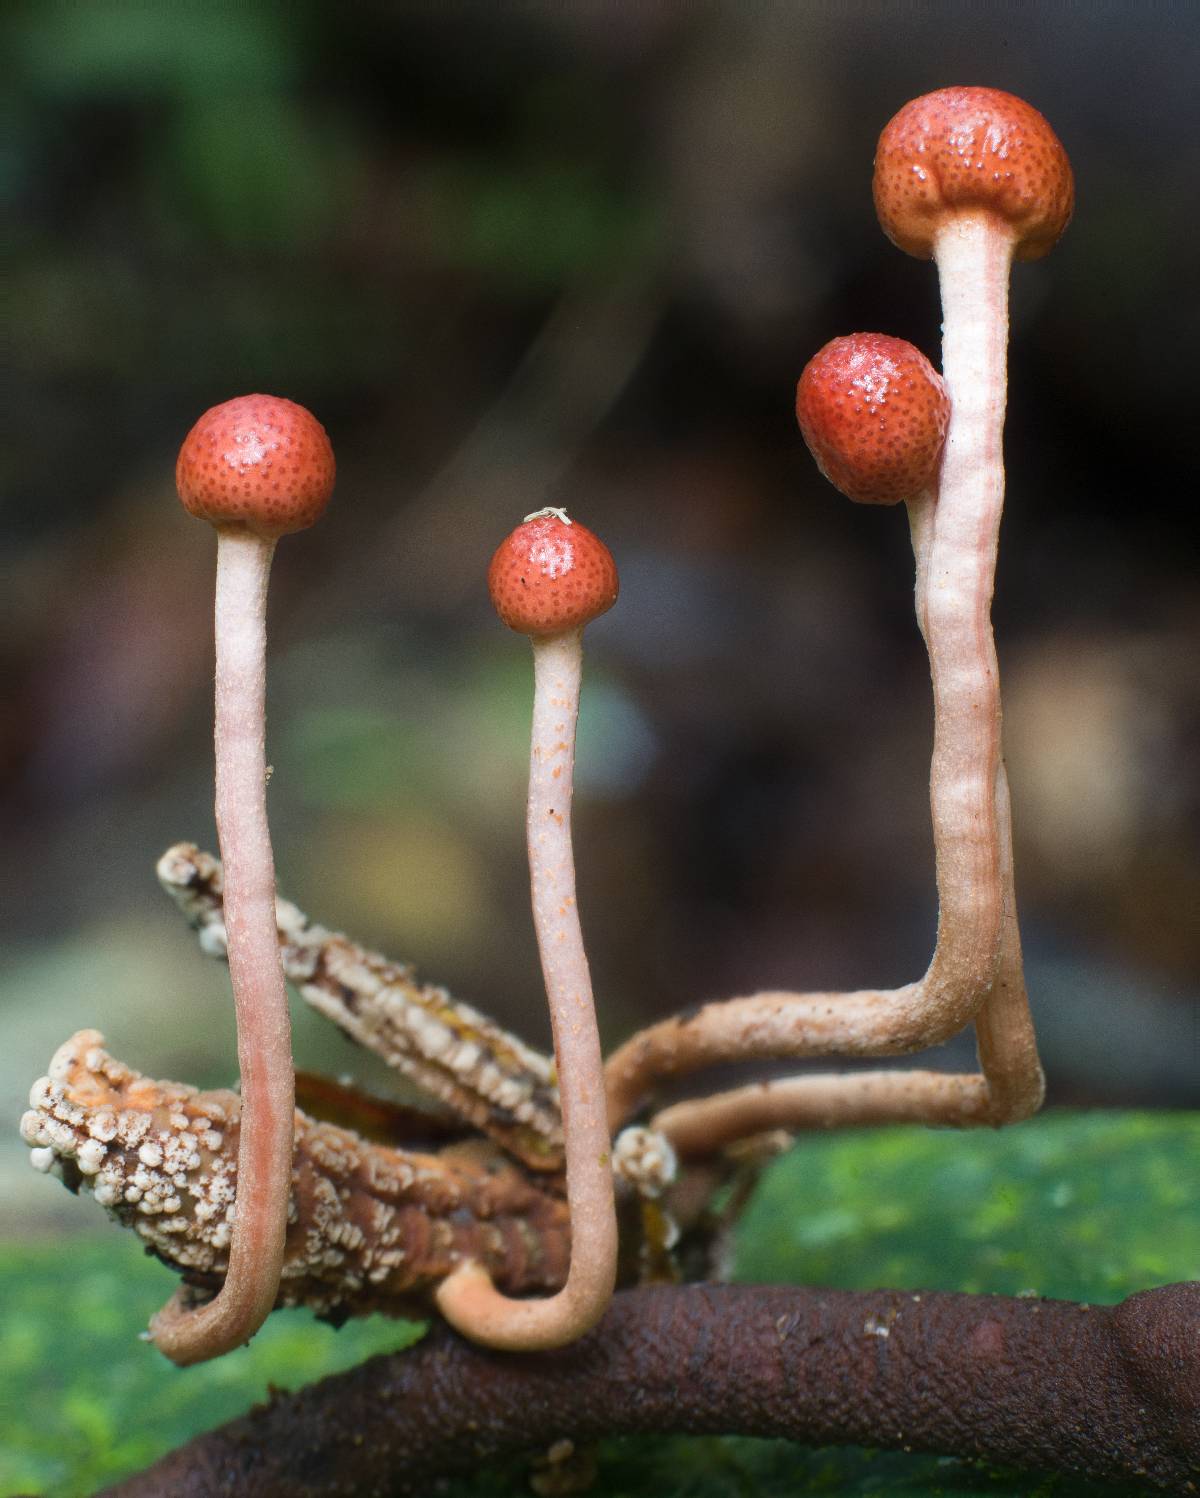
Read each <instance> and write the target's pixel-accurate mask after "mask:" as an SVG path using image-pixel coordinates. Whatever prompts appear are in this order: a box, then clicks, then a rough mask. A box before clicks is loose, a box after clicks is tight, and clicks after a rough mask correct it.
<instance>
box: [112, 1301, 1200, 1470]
mask: <svg viewBox="0 0 1200 1498" xmlns="http://www.w3.org/2000/svg"><path fill="white" fill-rule="evenodd" d="M636 1432H655V1433H660V1434H668V1433H697V1434H698V1433H725V1434H738V1435H749V1436H775V1437H779V1436H783V1437H787V1438H789V1439H791V1440H794V1441H800V1442H804V1443H806V1444H813V1445H828V1444H864V1445H870V1446H876V1447H886V1448H892V1449H904V1450H925V1451H938V1452H944V1453H946V1454H954V1455H960V1456H969V1457H985V1458H987V1459H989V1460H993V1461H997V1462H1002V1463H1007V1464H1011V1465H1014V1466H1019V1467H1028V1468H1045V1469H1051V1470H1055V1471H1062V1472H1071V1473H1079V1474H1085V1475H1088V1476H1091V1477H1093V1478H1097V1479H1106V1478H1107V1479H1126V1480H1129V1479H1140V1480H1141V1481H1142V1482H1143V1483H1145V1484H1146V1485H1148V1486H1151V1487H1157V1488H1164V1489H1169V1490H1170V1491H1172V1492H1176V1493H1192V1492H1197V1491H1200V1488H1198V1487H1197V1482H1196V1473H1197V1471H1200V1282H1194V1283H1190V1284H1181V1285H1170V1286H1167V1287H1166V1288H1164V1289H1160V1290H1150V1291H1145V1292H1143V1293H1142V1294H1139V1295H1133V1296H1130V1298H1129V1299H1128V1300H1126V1301H1124V1302H1122V1303H1121V1304H1120V1305H1117V1306H1090V1307H1089V1306H1087V1305H1076V1304H1075V1303H1073V1302H1070V1301H1054V1300H1035V1299H1023V1298H1018V1299H1007V1298H1003V1297H992V1296H983V1295H957V1294H947V1293H942V1292H925V1293H922V1294H913V1293H910V1292H901V1291H894V1290H875V1291H869V1292H865V1293H858V1292H854V1293H851V1292H849V1291H841V1290H814V1289H797V1288H791V1287H774V1286H771V1287H767V1286H747V1285H692V1286H687V1287H681V1288H679V1287H670V1288H667V1287H656V1288H650V1289H641V1290H632V1291H628V1292H626V1293H623V1294H620V1295H618V1296H617V1297H616V1299H615V1301H614V1302H613V1305H612V1307H611V1309H610V1310H609V1312H608V1314H607V1315H606V1316H605V1318H604V1320H603V1321H602V1322H601V1323H600V1325H599V1327H597V1329H596V1330H595V1331H593V1332H592V1333H590V1334H589V1335H588V1336H587V1337H585V1338H584V1339H583V1340H582V1341H580V1342H578V1343H576V1344H574V1345H573V1346H571V1347H568V1348H564V1349H562V1350H561V1351H558V1352H550V1353H534V1354H527V1353H521V1354H511V1353H496V1352H490V1351H487V1350H484V1349H481V1348H479V1347H474V1346H472V1345H470V1344H469V1343H467V1342H465V1341H463V1340H461V1339H460V1338H459V1337H457V1336H455V1335H454V1334H453V1333H452V1332H450V1331H449V1330H448V1329H446V1328H444V1327H439V1328H437V1329H435V1330H434V1331H432V1332H431V1333H430V1335H429V1336H428V1337H427V1338H426V1339H425V1340H424V1341H423V1342H422V1343H420V1344H419V1345H418V1346H417V1347H415V1348H412V1349H410V1350H409V1351H406V1352H403V1353H399V1354H396V1355H393V1356H384V1357H376V1358H372V1359H370V1361H368V1362H366V1363H364V1364H362V1365H361V1366H360V1367H358V1368H355V1369H352V1370H351V1371H350V1372H348V1373H343V1374H339V1375H337V1376H336V1377H333V1378H327V1379H325V1380H323V1381H322V1382H320V1383H318V1384H315V1385H312V1386H311V1387H309V1388H307V1389H302V1390H300V1391H299V1392H298V1393H295V1394H288V1395H279V1396H276V1397H275V1398H274V1399H273V1400H272V1401H271V1403H270V1404H269V1405H267V1406H265V1407H261V1408H258V1409H255V1410H253V1411H251V1413H250V1414H248V1415H245V1416H243V1417H241V1418H240V1419H237V1420H234V1421H231V1422H230V1423H229V1424H228V1425H225V1426H222V1427H221V1428H220V1429H218V1430H215V1431H212V1432H210V1433H208V1434H207V1435H202V1436H199V1437H197V1438H196V1439H195V1440H194V1441H191V1442H189V1443H188V1444H187V1445H185V1446H182V1447H180V1448H179V1449H178V1450H177V1451H174V1452H172V1453H171V1454H170V1455H168V1456H167V1457H165V1458H163V1460H162V1461H160V1462H158V1463H156V1464H155V1466H153V1467H151V1468H150V1469H149V1470H147V1471H146V1472H143V1473H142V1474H140V1475H139V1476H136V1477H132V1478H130V1479H128V1480H126V1481H125V1482H122V1483H118V1484H117V1485H116V1486H115V1487H113V1488H110V1489H108V1490H107V1491H108V1494H109V1495H110V1498H168V1495H169V1498H209V1495H216V1494H226V1493H230V1492H236V1493H238V1494H239V1495H241V1498H262V1495H274V1494H284V1493H287V1494H289V1495H294V1498H317V1495H326V1498H327V1495H335V1494H351V1493H367V1492H369V1493H374V1494H380V1495H384V1494H389V1495H390V1494H402V1493H406V1492H412V1491H428V1486H427V1484H428V1479H429V1478H430V1477H432V1476H434V1475H440V1474H452V1473H454V1472H461V1471H464V1470H468V1471H469V1470H472V1469H474V1470H478V1468H479V1465H480V1463H481V1462H483V1461H486V1460H488V1459H491V1458H495V1457H499V1456H502V1455H506V1454H511V1453H515V1452H518V1451H521V1450H523V1449H529V1448H535V1447H537V1446H539V1445H540V1446H546V1445H548V1444H549V1443H551V1442H552V1441H555V1440H557V1439H559V1438H561V1437H562V1436H564V1435H570V1436H573V1437H575V1438H579V1439H590V1438H596V1437H600V1436H605V1435H623V1434H632V1433H636Z"/></svg>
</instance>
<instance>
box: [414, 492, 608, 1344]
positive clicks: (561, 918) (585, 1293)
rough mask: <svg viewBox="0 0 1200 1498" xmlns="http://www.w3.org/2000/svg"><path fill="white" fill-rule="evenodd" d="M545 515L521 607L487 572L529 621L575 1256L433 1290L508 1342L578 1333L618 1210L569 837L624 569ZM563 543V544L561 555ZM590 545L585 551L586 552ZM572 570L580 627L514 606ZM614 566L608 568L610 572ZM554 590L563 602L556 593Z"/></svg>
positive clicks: (549, 960)
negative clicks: (588, 709)
mask: <svg viewBox="0 0 1200 1498" xmlns="http://www.w3.org/2000/svg"><path fill="white" fill-rule="evenodd" d="M539 524H541V525H542V526H543V527H544V530H543V531H541V532H537V531H535V532H533V535H534V541H533V543H532V546H530V545H529V544H528V543H527V542H523V543H522V545H521V561H520V563H519V564H518V569H517V572H516V576H515V579H514V580H515V582H516V584H517V588H516V590H515V591H516V597H515V599H514V601H513V606H514V610H516V611H518V612H519V613H520V617H518V616H517V613H514V612H513V611H512V610H509V609H508V608H507V602H508V600H507V598H506V596H505V593H504V588H505V585H506V582H507V581H508V580H510V579H513V571H512V569H511V568H510V569H505V568H498V567H497V563H496V561H493V566H492V572H491V574H490V577H489V581H490V583H491V586H492V596H493V600H494V601H495V602H496V607H497V609H498V611H499V612H500V615H501V618H503V619H504V620H505V622H506V623H508V624H509V625H510V626H511V627H513V628H516V629H520V630H521V631H522V632H523V633H531V634H532V640H533V668H534V696H533V729H532V737H531V748H530V758H529V796H528V801H527V806H526V833H527V841H528V848H529V882H530V896H531V901H532V907H533V923H534V930H535V932H536V935H537V943H538V951H539V953H540V956H541V964H542V975H543V978H544V980H545V987H546V999H547V1002H548V1004H549V1008H550V1022H551V1028H552V1030H553V1034H554V1060H555V1067H556V1070H557V1075H558V1090H559V1098H560V1103H561V1108H562V1126H563V1144H564V1150H565V1154H566V1175H567V1205H568V1208H569V1211H570V1216H571V1260H570V1268H569V1271H568V1274H567V1280H566V1283H565V1284H564V1285H563V1287H562V1289H561V1290H560V1291H558V1293H557V1294H555V1295H552V1296H550V1297H548V1298H545V1299H539V1300H515V1299H513V1298H512V1297H510V1296H507V1295H503V1294H502V1293H501V1292H500V1291H498V1290H497V1289H496V1288H495V1286H494V1284H493V1283H492V1281H491V1278H490V1277H489V1275H488V1274H487V1271H486V1270H485V1269H483V1268H482V1267H481V1266H480V1265H479V1264H478V1263H477V1262H475V1261H467V1262H466V1263H464V1264H463V1265H462V1267H461V1268H459V1269H457V1270H456V1271H455V1272H454V1273H452V1274H451V1275H449V1276H448V1277H447V1278H446V1279H445V1280H444V1281H443V1283H442V1284H441V1285H440V1286H439V1288H438V1291H437V1297H436V1298H437V1305H438V1309H439V1310H440V1311H441V1313H442V1315H443V1316H445V1318H446V1319H447V1321H449V1322H450V1324H451V1325H452V1326H454V1327H455V1328H456V1329H457V1330H458V1331H460V1332H461V1333H462V1334H463V1335H464V1336H466V1337H469V1338H470V1339H471V1340H472V1341H475V1342H482V1343H484V1344H485V1345H487V1346H489V1347H496V1348H501V1349H505V1350H510V1351H516V1350H536V1349H543V1348H551V1347H561V1346H564V1345H566V1344H567V1343H569V1342H573V1341H574V1340H575V1339H576V1338H578V1337H581V1336H582V1335H583V1334H584V1332H586V1331H588V1330H589V1329H590V1328H591V1327H592V1326H594V1325H595V1324H596V1322H597V1321H598V1320H599V1319H600V1317H601V1316H602V1315H603V1313H604V1311H605V1308H606V1307H607V1305H608V1303H609V1301H610V1300H611V1299H612V1293H613V1289H614V1287H615V1285H616V1275H617V1219H616V1203H615V1193H614V1188H613V1170H612V1157H611V1148H610V1136H609V1131H608V1124H607V1112H606V1108H605V1092H604V1065H603V1058H602V1055H601V1050H600V1035H599V1030H598V1028H597V1024H596V1011H595V1003H594V999H593V995H592V980H591V974H590V972H589V969H588V961H587V954H586V952H585V950H584V945H583V934H582V931H581V929H580V924H579V909H578V903H577V900H576V895H575V859H574V852H573V849H572V843H571V799H572V785H573V779H574V763H575V731H576V724H577V722H578V716H579V689H580V680H581V675H582V669H583V624H584V623H586V622H587V620H588V619H590V618H593V617H594V616H595V614H597V613H599V612H602V611H603V609H605V608H608V607H609V606H610V605H611V604H612V602H613V601H614V600H615V598H616V572H615V568H613V567H612V559H611V556H609V555H608V552H607V548H606V547H603V543H601V542H599V541H598V540H597V538H596V537H594V536H592V534H591V532H590V531H586V530H585V529H584V527H582V526H577V525H574V524H573V523H572V522H570V521H568V520H566V517H565V516H561V518H560V515H559V514H557V513H555V512H551V513H550V514H548V515H543V514H539V515H536V516H532V517H530V518H529V520H527V521H526V522H525V525H524V526H522V527H518V531H517V532H514V537H516V536H519V535H521V533H522V532H526V534H528V532H527V529H526V528H527V527H530V526H534V527H537V526H538V525H539ZM566 527H570V534H564V531H565V528H566ZM558 528H563V529H562V530H560V529H558ZM512 541H513V538H512V537H510V538H509V542H506V543H504V546H502V547H501V549H500V551H499V552H497V558H498V559H499V558H501V557H502V555H503V554H504V551H505V546H508V545H510V543H512ZM592 545H594V546H595V547H598V548H600V549H601V550H602V551H603V554H604V558H606V559H607V566H606V568H605V569H604V577H603V578H602V580H601V582H600V585H599V588H598V591H597V589H595V588H593V579H592V577H591V573H593V572H594V571H595V570H596V562H595V560H594V558H593V555H592V552H591V546H592ZM560 551H563V552H569V561H567V562H566V563H565V564H564V563H563V560H562V557H561V555H560ZM584 557H586V562H584V561H583V560H581V559H582V558H584ZM602 560H603V559H602ZM521 569H523V570H521ZM584 574H587V575H584ZM578 576H582V578H583V589H584V591H585V595H586V596H585V607H584V608H583V610H582V612H581V611H580V609H579V607H578V600H577V599H575V598H573V599H572V600H571V601H570V606H569V608H568V615H569V617H570V619H571V622H572V625H573V627H571V628H568V629H564V630H562V631H560V632H555V633H542V632H535V631H537V630H540V629H541V628H543V627H544V626H545V624H546V623H547V622H548V619H549V620H552V619H553V618H554V617H555V616H554V614H553V613H552V614H551V615H549V616H547V614H546V613H545V612H544V611H540V605H539V604H535V609H539V612H538V615H537V617H526V616H525V615H524V614H523V613H522V612H520V611H523V610H524V608H525V606H526V603H527V594H528V591H529V589H530V583H531V581H532V584H533V588H532V591H533V592H534V593H535V595H536V594H537V592H538V591H539V589H540V588H541V587H543V586H546V585H553V584H554V583H557V582H559V581H560V580H561V579H563V578H571V579H576V578H577V577H578ZM609 577H611V582H608V581H607V579H608V578H609ZM570 586H571V587H572V589H574V588H575V586H576V582H575V581H574V580H573V581H572V582H571V584H570ZM551 597H552V598H553V594H552V593H551ZM554 602H555V606H557V600H556V599H555V600H554Z"/></svg>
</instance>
